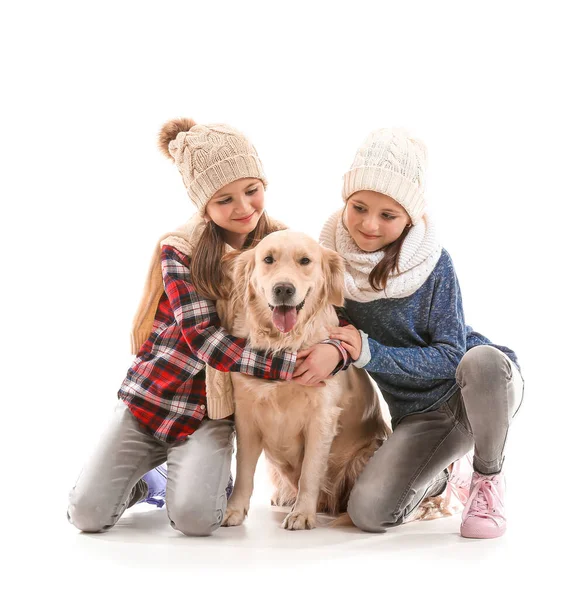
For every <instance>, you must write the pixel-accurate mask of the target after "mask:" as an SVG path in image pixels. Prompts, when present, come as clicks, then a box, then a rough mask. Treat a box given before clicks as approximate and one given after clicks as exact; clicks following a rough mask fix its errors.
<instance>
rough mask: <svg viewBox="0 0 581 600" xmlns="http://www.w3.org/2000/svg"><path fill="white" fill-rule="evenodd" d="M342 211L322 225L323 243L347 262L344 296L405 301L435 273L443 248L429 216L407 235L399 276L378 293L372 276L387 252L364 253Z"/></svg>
mask: <svg viewBox="0 0 581 600" xmlns="http://www.w3.org/2000/svg"><path fill="white" fill-rule="evenodd" d="M342 213H343V210H340V211H338V212H336V213H334V214H333V215H332V216H331V217H330V218H329V220H328V221H327V222H326V223H325V225H324V226H323V230H322V231H321V238H320V241H321V244H322V245H323V246H325V248H329V249H331V250H335V251H336V252H338V253H339V254H340V255H341V256H342V257H343V258H344V259H345V268H346V270H345V297H346V298H348V299H350V300H355V301H357V302H371V301H372V300H378V299H380V298H405V297H407V296H411V295H412V294H413V293H414V292H415V291H417V290H418V289H419V288H420V287H421V286H422V284H423V283H424V282H425V281H426V279H427V278H428V277H429V276H430V273H431V272H432V271H433V270H434V267H435V266H436V264H437V262H438V260H439V258H440V255H441V253H442V247H441V246H440V244H439V243H438V240H437V237H436V232H435V230H434V225H433V223H432V221H431V219H429V218H428V216H427V215H424V216H423V218H422V219H421V220H420V221H419V222H418V223H417V224H416V225H414V226H413V227H412V228H411V230H410V232H409V233H408V234H407V236H406V238H405V240H404V242H403V244H402V247H401V251H400V255H399V261H398V267H399V275H395V276H393V277H389V279H388V280H387V286H386V287H385V289H383V290H380V291H378V292H377V291H375V290H374V289H373V288H372V287H371V285H370V283H369V274H370V273H371V271H372V270H373V268H374V267H375V265H377V263H378V262H379V261H380V260H381V259H382V258H383V256H384V251H383V250H378V251H377V252H364V251H363V250H361V249H360V248H359V246H357V244H356V243H355V242H354V240H353V238H352V237H351V235H350V234H349V232H348V231H347V229H346V228H345V227H344V225H343V223H342V222H341V218H342Z"/></svg>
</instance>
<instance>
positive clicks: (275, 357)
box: [161, 246, 296, 380]
mask: <svg viewBox="0 0 581 600" xmlns="http://www.w3.org/2000/svg"><path fill="white" fill-rule="evenodd" d="M189 262H190V261H189V258H188V257H187V256H186V255H185V254H182V253H181V252H180V251H179V250H176V249H175V248H174V247H172V246H163V247H162V249H161V271H162V276H163V286H164V289H165V293H166V295H167V297H168V299H169V302H170V305H171V308H172V310H173V313H174V316H175V319H176V322H177V323H178V325H179V326H180V328H181V330H182V333H183V336H184V338H185V340H186V342H187V344H188V346H189V347H190V349H191V351H192V353H193V354H194V356H195V357H196V358H198V359H199V360H201V361H203V362H205V363H206V364H208V365H210V366H211V367H213V368H214V369H217V370H219V371H238V372H240V373H245V374H246V375H253V376H255V377H261V378H263V379H286V380H289V379H292V375H293V370H294V367H295V362H296V354H295V353H293V352H280V353H277V354H272V353H267V352H262V351H257V350H252V349H251V348H250V347H249V346H248V345H247V342H246V340H245V339H244V338H238V337H234V336H232V335H229V334H228V332H227V331H226V330H225V329H224V328H223V327H222V326H221V324H220V319H219V318H218V313H217V311H216V305H215V303H214V302H212V301H209V300H205V299H204V298H202V297H201V296H199V295H198V294H197V293H196V291H195V290H194V286H193V284H192V278H191V275H190V268H189Z"/></svg>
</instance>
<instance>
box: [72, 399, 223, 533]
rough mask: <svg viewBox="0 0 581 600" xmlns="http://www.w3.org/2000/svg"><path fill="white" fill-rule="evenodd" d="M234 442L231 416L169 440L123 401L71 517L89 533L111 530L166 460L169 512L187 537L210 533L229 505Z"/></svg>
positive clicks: (85, 474) (84, 475)
mask: <svg viewBox="0 0 581 600" xmlns="http://www.w3.org/2000/svg"><path fill="white" fill-rule="evenodd" d="M233 440H234V422H233V421H232V420H230V419H221V420H215V421H213V420H204V421H202V423H201V425H200V427H199V429H198V430H197V431H196V432H195V433H193V434H192V435H190V436H189V437H188V438H187V439H186V440H185V441H180V442H176V443H174V444H167V443H164V442H161V441H160V440H158V439H156V438H154V437H153V436H152V435H151V434H150V433H148V432H147V431H146V430H145V428H143V427H142V426H141V425H140V424H139V422H138V421H137V419H136V418H135V417H134V416H133V415H132V414H131V412H130V411H129V409H128V408H127V407H126V406H125V405H124V404H122V403H120V404H119V405H118V406H117V407H116V409H115V412H114V415H113V420H112V423H111V425H110V427H109V428H108V429H107V431H106V432H105V435H104V436H103V438H102V439H101V442H100V443H99V445H98V446H97V448H96V451H95V452H94V454H93V456H92V457H91V458H90V460H89V462H88V463H87V465H86V466H85V468H84V469H83V471H82V472H81V475H80V476H79V479H78V480H77V483H76V485H75V487H74V488H73V489H72V491H71V493H70V497H69V510H68V517H69V520H70V522H71V523H73V525H75V526H76V527H78V528H79V529H81V530H82V531H86V532H99V531H105V530H107V529H110V528H111V527H113V525H115V523H116V522H117V521H118V520H119V518H120V517H121V515H122V514H123V512H124V511H125V509H126V508H129V507H130V506H132V505H133V504H135V503H136V502H139V500H142V499H143V498H144V497H145V495H146V493H147V484H146V483H145V482H144V481H143V480H142V479H141V477H142V476H143V475H144V474H145V473H147V472H148V471H150V470H151V469H153V468H155V467H156V466H158V465H160V464H162V463H163V462H165V461H166V460H167V475H168V478H167V493H166V502H167V512H168V516H169V519H170V522H171V524H172V526H173V527H174V528H175V529H177V530H179V531H181V532H182V533H185V534H186V535H200V536H201V535H210V534H211V533H212V531H214V530H215V529H217V528H218V527H220V525H221V523H222V519H223V516H224V513H225V509H226V486H227V484H228V478H229V476H230V464H231V461H232V450H233Z"/></svg>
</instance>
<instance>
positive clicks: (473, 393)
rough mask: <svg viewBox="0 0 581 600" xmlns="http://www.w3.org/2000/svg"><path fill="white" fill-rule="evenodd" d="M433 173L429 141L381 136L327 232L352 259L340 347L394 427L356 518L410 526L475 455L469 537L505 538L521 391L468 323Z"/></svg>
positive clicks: (466, 521)
mask: <svg viewBox="0 0 581 600" xmlns="http://www.w3.org/2000/svg"><path fill="white" fill-rule="evenodd" d="M425 164H426V152H425V147H424V145H423V144H422V142H420V141H418V140H416V139H412V138H411V137H410V136H409V135H408V134H407V133H406V132H405V131H402V130H395V129H380V130H377V131H374V132H373V133H371V134H370V135H369V137H368V138H367V140H366V141H365V143H364V145H363V146H362V147H361V148H360V149H359V150H358V152H357V155H356V157H355V161H354V162H353V165H352V167H351V169H350V170H349V171H348V173H346V175H345V177H344V185H343V199H344V201H345V206H344V208H343V209H342V210H340V211H339V212H337V213H335V214H334V215H333V216H332V217H331V218H330V219H329V221H327V223H326V224H325V226H324V228H323V231H322V233H321V243H322V244H323V245H324V246H326V247H327V248H331V249H333V250H336V251H337V252H339V254H341V255H342V256H343V258H344V259H345V263H346V277H345V292H346V298H347V300H346V304H345V310H346V312H347V315H348V317H349V319H350V320H351V322H352V323H353V324H354V326H348V327H338V328H337V329H336V330H334V332H333V335H332V337H334V338H336V339H338V340H341V342H342V343H343V345H344V347H345V348H346V349H347V350H348V351H349V353H350V354H351V357H352V358H353V360H355V363H354V365H355V367H359V368H364V369H366V370H367V371H368V372H369V374H370V375H371V377H373V379H374V380H375V381H376V382H377V384H378V386H379V388H380V389H381V391H382V393H383V396H384V398H385V399H386V401H387V404H388V406H389V411H390V414H391V417H392V428H393V434H392V436H391V437H390V438H389V439H388V440H387V441H386V442H385V443H384V445H383V446H382V447H381V448H380V449H379V450H378V451H377V453H376V454H375V456H374V457H373V458H372V459H371V461H370V462H369V463H368V465H367V467H366V468H365V470H364V472H363V473H362V475H361V477H360V478H359V480H358V481H357V483H356V485H355V487H354V489H353V491H352V493H351V498H350V501H349V507H348V512H349V515H350V516H351V518H352V520H353V522H354V523H355V524H356V525H357V526H358V527H360V528H361V529H363V530H365V531H372V532H383V531H385V530H386V528H388V527H392V526H395V525H399V524H401V523H403V522H404V521H406V520H409V519H408V517H410V515H412V513H413V512H414V510H415V509H416V508H417V507H418V506H419V504H420V503H421V501H422V500H423V499H424V498H425V497H430V496H437V495H439V494H441V493H442V492H443V491H444V490H445V488H446V485H447V482H448V479H450V480H451V482H454V483H455V484H456V487H458V483H459V482H460V481H461V478H459V471H458V465H459V459H461V458H462V457H463V456H464V455H466V454H467V453H468V452H470V451H471V450H472V448H474V457H473V472H472V473H471V482H470V479H469V478H468V480H467V481H466V482H465V488H466V489H465V490H464V491H465V492H466V493H465V496H464V498H463V500H464V501H465V508H464V512H463V515H462V525H461V535H462V536H464V537H471V538H492V537H498V536H500V535H502V534H503V533H504V531H505V529H506V516H505V511H504V495H505V484H504V475H503V473H502V465H503V461H504V454H503V450H504V446H505V441H506V437H507V432H508V428H509V425H510V422H511V420H512V418H513V416H514V415H515V413H516V411H517V410H518V407H519V406H520V403H521V401H522V397H523V390H524V384H523V380H522V378H521V374H520V367H519V366H518V363H517V358H516V356H515V354H514V352H512V350H510V349H508V348H505V347H504V346H497V345H495V344H493V343H492V342H491V341H490V340H488V339H487V338H486V337H484V336H483V335H481V334H480V333H477V332H476V331H474V330H473V329H472V328H471V327H468V326H467V325H466V324H465V323H464V313H463V309H462V296H461V294H460V287H459V285H458V279H457V277H456V273H455V271H454V265H453V263H452V260H451V258H450V255H449V254H448V253H447V252H446V250H444V249H443V248H442V247H441V246H440V244H439V242H438V239H437V237H436V234H435V232H434V227H433V224H432V221H431V220H430V218H429V216H428V215H426V213H425V211H424V195H423V189H424V176H425ZM303 355H306V353H303ZM301 358H302V356H301ZM452 463H454V464H453V465H452V467H451V469H448V467H449V466H450V465H451V464H452ZM470 470H471V471H472V468H471V469H470ZM468 486H469V491H468Z"/></svg>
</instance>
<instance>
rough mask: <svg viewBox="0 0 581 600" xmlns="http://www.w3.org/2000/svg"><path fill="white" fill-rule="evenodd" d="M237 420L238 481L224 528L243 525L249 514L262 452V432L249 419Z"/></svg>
mask: <svg viewBox="0 0 581 600" xmlns="http://www.w3.org/2000/svg"><path fill="white" fill-rule="evenodd" d="M235 420H236V481H235V483H234V490H233V491H232V495H231V496H230V499H229V500H228V506H227V508H226V514H225V515H224V520H223V521H222V527H233V526H236V525H241V524H242V521H244V518H245V517H246V515H247V514H248V508H249V506H250V497H251V496H252V491H253V489H254V472H255V471H256V463H257V462H258V458H259V457H260V453H261V452H262V439H261V435H260V431H259V430H258V429H257V428H256V427H254V426H253V425H252V424H251V423H249V419H246V418H238V417H235Z"/></svg>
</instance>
